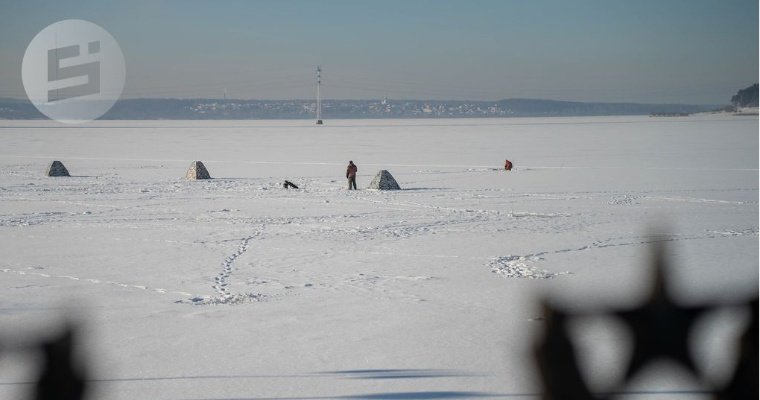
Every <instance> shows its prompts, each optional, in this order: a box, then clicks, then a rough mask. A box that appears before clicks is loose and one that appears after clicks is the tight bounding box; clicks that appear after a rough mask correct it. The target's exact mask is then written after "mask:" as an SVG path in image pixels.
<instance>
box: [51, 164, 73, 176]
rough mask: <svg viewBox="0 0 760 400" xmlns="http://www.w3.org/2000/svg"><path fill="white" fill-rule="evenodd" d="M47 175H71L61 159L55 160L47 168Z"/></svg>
mask: <svg viewBox="0 0 760 400" xmlns="http://www.w3.org/2000/svg"><path fill="white" fill-rule="evenodd" d="M47 176H71V175H69V170H67V169H66V167H65V166H64V165H63V163H62V162H60V161H53V162H52V163H51V164H50V166H49V167H48V170H47Z"/></svg>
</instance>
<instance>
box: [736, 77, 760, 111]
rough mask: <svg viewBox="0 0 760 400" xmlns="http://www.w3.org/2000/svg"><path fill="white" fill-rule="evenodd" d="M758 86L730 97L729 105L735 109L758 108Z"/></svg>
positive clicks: (755, 85)
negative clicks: (735, 107) (732, 105)
mask: <svg viewBox="0 0 760 400" xmlns="http://www.w3.org/2000/svg"><path fill="white" fill-rule="evenodd" d="M757 89H758V85H757V83H756V84H754V85H752V86H750V87H748V88H745V89H742V90H740V91H738V92H737V93H736V94H735V95H734V96H733V97H731V103H733V104H734V105H735V106H737V107H757V106H758V93H757Z"/></svg>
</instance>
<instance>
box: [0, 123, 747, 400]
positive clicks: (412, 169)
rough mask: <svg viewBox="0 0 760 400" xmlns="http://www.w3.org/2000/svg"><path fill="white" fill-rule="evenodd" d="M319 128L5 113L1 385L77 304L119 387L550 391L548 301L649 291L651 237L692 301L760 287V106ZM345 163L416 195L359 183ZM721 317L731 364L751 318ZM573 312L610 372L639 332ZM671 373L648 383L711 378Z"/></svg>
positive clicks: (253, 394) (712, 334) (213, 394)
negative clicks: (202, 175)
mask: <svg viewBox="0 0 760 400" xmlns="http://www.w3.org/2000/svg"><path fill="white" fill-rule="evenodd" d="M312 123H313V121H97V122H95V123H92V124H88V125H84V126H62V125H59V124H56V123H53V122H49V121H0V140H2V146H1V147H0V204H1V207H0V254H2V260H0V338H2V339H3V341H6V342H8V343H10V345H11V349H10V350H8V351H7V352H5V353H3V354H0V398H2V399H18V398H21V396H22V395H23V393H26V392H28V391H29V390H30V389H31V385H29V383H28V382H31V381H33V380H34V371H35V366H36V364H35V361H36V359H35V358H34V357H32V356H31V355H30V354H29V353H28V352H24V351H21V350H20V349H21V348H22V347H23V346H25V345H27V344H28V343H30V341H33V340H35V339H41V338H43V337H44V335H45V334H46V333H50V332H51V331H52V329H53V328H54V327H56V326H57V323H58V321H59V320H60V319H61V318H62V317H63V316H64V315H66V314H72V313H73V314H75V315H77V316H78V317H79V318H80V319H81V320H82V321H84V323H85V329H84V331H85V332H84V333H85V337H84V338H83V339H84V340H85V344H86V350H87V352H86V359H87V360H88V362H89V365H90V371H91V374H92V378H93V379H94V382H92V387H93V389H94V390H95V393H94V396H93V398H97V399H125V400H126V399H329V398H349V399H354V398H374V399H385V398H393V399H410V398H428V399H432V398H473V397H494V398H512V397H520V398H537V397H536V396H532V395H531V394H535V393H538V377H537V375H536V372H535V368H534V363H533V359H532V348H533V346H534V343H535V342H536V339H537V338H538V334H537V333H538V332H540V330H541V329H542V328H543V325H544V322H543V320H542V318H541V315H542V314H541V308H540V301H541V299H544V298H550V299H553V300H554V301H557V302H559V303H561V304H563V305H564V306H565V307H570V308H573V307H576V308H584V307H594V308H605V307H625V306H630V305H634V304H636V303H637V302H639V301H641V299H642V296H644V295H646V291H647V284H648V280H647V278H648V275H647V274H648V261H649V256H650V253H649V249H650V246H649V245H650V244H651V243H652V242H654V241H661V240H664V241H665V242H666V243H667V245H668V256H669V259H670V261H671V266H672V272H673V288H672V290H673V292H674V293H675V295H676V297H677V299H678V300H680V301H682V302H686V303H688V302H700V301H713V300H716V299H717V300H721V301H730V300H732V299H743V298H746V297H748V296H750V295H752V294H756V293H757V290H758V119H757V117H732V116H716V115H706V116H694V117H676V118H649V117H604V118H602V117H599V118H551V119H465V120H382V121H380V120H352V121H348V120H346V121H330V120H327V121H326V125H324V126H314V125H312ZM505 158H508V159H510V160H511V161H512V162H513V163H514V164H515V168H514V169H513V170H512V171H511V172H505V171H503V170H502V169H501V167H502V165H503V163H504V159H505ZM53 160H61V161H63V163H64V164H65V165H66V167H68V169H69V171H70V172H71V174H72V177H70V178H49V177H46V176H45V174H44V173H45V169H46V167H47V165H48V164H49V163H50V162H51V161H53ZM194 160H200V161H203V162H204V164H205V165H206V167H207V168H208V170H209V172H210V174H211V176H212V177H213V178H214V179H212V180H209V181H187V180H185V179H183V176H184V174H185V171H186V169H187V167H188V166H189V165H190V163H191V161H194ZM348 160H353V161H354V162H355V163H356V164H357V165H358V167H359V174H358V185H359V187H360V189H361V188H366V187H367V185H368V184H369V182H370V181H371V179H372V178H373V177H374V175H375V174H376V173H377V172H378V171H379V170H381V169H386V170H389V171H390V172H391V173H392V174H393V176H394V177H395V178H396V180H397V181H398V182H399V184H400V185H401V187H402V188H403V190H401V191H394V192H378V191H369V190H359V191H347V190H346V180H345V178H344V175H345V166H346V164H347V163H348ZM284 179H288V180H290V181H292V182H294V183H295V184H297V185H299V186H300V189H298V190H285V189H282V181H283V180H284ZM531 278H533V279H531ZM225 293H229V294H230V295H232V296H233V300H234V301H230V300H226V301H227V302H229V303H235V304H214V303H217V302H220V301H222V302H223V301H225V300H224V294H225ZM716 320H717V321H720V323H714V324H713V325H712V327H710V328H706V329H705V331H706V332H707V333H705V334H704V335H701V336H699V337H698V338H697V339H695V346H696V348H697V349H698V360H697V361H698V362H699V364H700V366H701V367H702V368H703V369H704V370H705V371H707V372H708V373H710V374H712V375H715V376H717V378H716V379H723V378H725V375H726V372H725V370H727V369H730V367H731V356H732V355H733V353H732V352H734V351H735V349H734V348H731V347H730V346H727V345H726V344H725V342H726V341H727V340H728V339H731V338H732V337H734V336H735V335H736V334H737V332H738V331H739V330H740V329H741V326H742V321H743V319H742V318H740V317H739V316H731V315H728V316H719V317H717V319H716ZM575 328H577V329H574V330H573V333H574V338H575V339H576V345H577V346H578V347H579V350H580V353H581V359H582V361H583V363H584V364H583V365H584V372H585V373H586V374H587V375H588V380H589V381H590V382H591V383H592V384H594V385H595V387H596V388H599V389H600V390H601V389H602V388H604V385H605V382H609V381H612V380H615V379H617V377H619V376H620V374H622V373H623V371H624V367H625V362H626V360H627V357H628V355H629V353H630V351H631V349H630V344H629V343H628V336H626V333H625V332H624V331H622V330H621V328H620V325H619V323H615V322H614V321H589V322H588V323H584V324H578V326H577V327H575ZM14 349H15V350H14ZM665 371H666V373H655V372H653V373H651V374H646V375H645V376H643V377H642V378H641V379H640V380H638V381H637V383H636V384H635V385H634V386H633V387H631V388H630V389H631V390H632V391H636V390H639V391H650V392H654V393H655V395H656V394H657V393H659V394H661V395H662V396H660V397H661V398H688V399H695V398H706V396H704V395H699V394H695V393H681V392H684V391H685V392H689V391H694V390H696V391H698V390H700V389H703V388H702V387H701V386H699V384H697V383H696V382H694V381H692V380H691V379H690V378H688V377H684V376H683V374H679V373H678V371H677V370H676V371H671V370H669V369H667V368H666V369H665ZM721 374H722V375H721ZM679 391H680V392H679ZM679 393H680V394H679ZM651 395H652V394H651V393H650V396H651ZM700 396H702V397H700ZM640 397H641V398H645V397H646V396H645V395H642V396H640ZM626 398H636V396H626Z"/></svg>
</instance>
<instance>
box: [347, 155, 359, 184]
mask: <svg viewBox="0 0 760 400" xmlns="http://www.w3.org/2000/svg"><path fill="white" fill-rule="evenodd" d="M358 170H359V168H357V167H356V164H354V162H353V161H349V162H348V168H346V178H348V190H351V186H353V187H354V190H356V171H358Z"/></svg>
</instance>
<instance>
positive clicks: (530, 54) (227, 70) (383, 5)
mask: <svg viewBox="0 0 760 400" xmlns="http://www.w3.org/2000/svg"><path fill="white" fill-rule="evenodd" d="M73 18H75V19H84V20H88V21H92V22H94V23H96V24H98V25H100V26H102V27H103V28H105V29H106V30H108V31H109V32H110V33H111V34H112V35H113V36H114V37H115V38H116V40H117V41H118V42H119V44H120V45H121V48H122V50H123V52H124V55H125V59H126V67H127V83H126V86H125V91H124V97H181V98H187V97H213V98H221V97H222V96H223V93H224V90H225V88H226V89H227V91H228V93H229V96H230V97H234V98H246V99H249V98H255V99H287V98H311V97H313V96H314V91H315V87H314V69H315V67H316V65H317V64H321V65H322V67H323V71H324V72H323V77H324V79H323V82H324V86H323V97H325V98H354V99H376V98H382V97H388V98H391V99H471V100H475V99H480V100H496V99H503V98H516V97H521V98H547V99H559V100H580V101H633V102H657V103H662V102H678V103H694V104H697V103H699V104H726V103H728V101H729V99H730V97H731V95H733V94H734V93H735V92H736V91H737V90H738V89H741V88H743V87H746V86H749V85H751V84H753V83H755V82H757V81H758V1H757V0H720V1H719V0H711V1H701V0H678V1H669V0H655V1H649V0H635V1H624V0H618V1H616V0H595V1H583V0H578V1H567V0H558V1H541V0H523V1H516V0H515V1H513V0H495V1H486V0H467V1H454V0H451V1H447V0H435V1H432V0H431V1H427V0H382V1H377V0H376V1H362V0H342V1H339V0H334V1H333V0H311V1H295V0H278V1H224V0H221V1H154V0H151V1H103V0H98V1H86V2H81V1H80V2H63V1H47V2H42V1H27V0H18V1H9V0H0V97H25V94H24V91H23V87H22V84H21V60H22V58H23V54H24V51H25V49H26V46H27V45H28V44H29V42H30V41H31V40H32V38H33V37H34V36H35V35H36V34H37V33H38V32H39V31H40V30H42V29H43V28H44V27H45V26H47V25H49V24H51V23H53V22H56V21H60V20H64V19H73Z"/></svg>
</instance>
